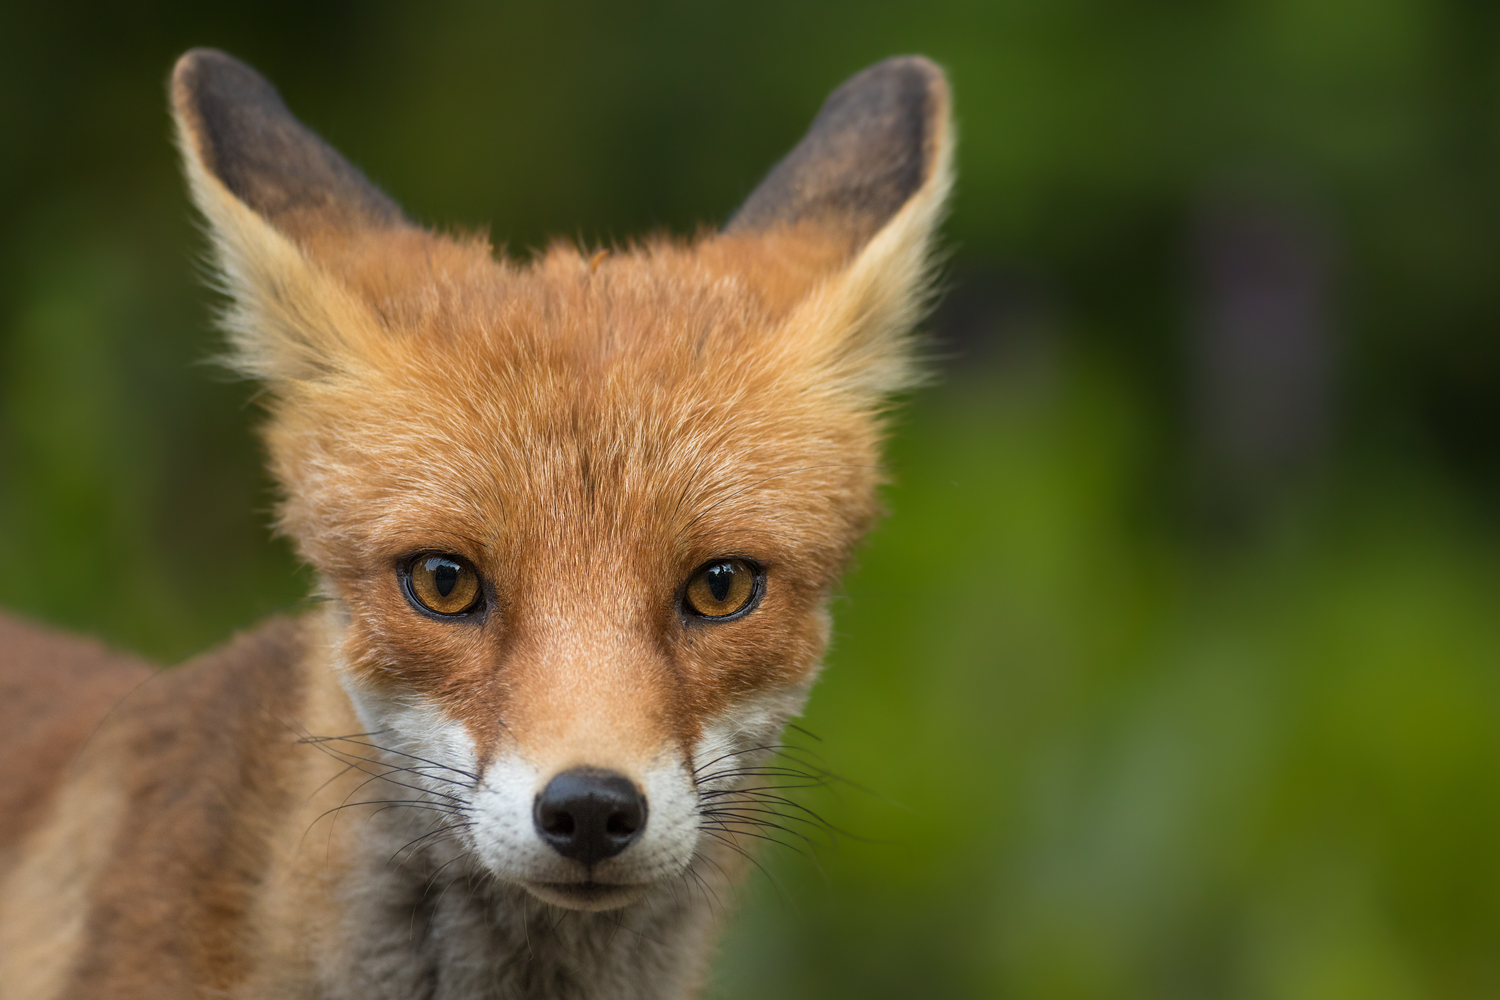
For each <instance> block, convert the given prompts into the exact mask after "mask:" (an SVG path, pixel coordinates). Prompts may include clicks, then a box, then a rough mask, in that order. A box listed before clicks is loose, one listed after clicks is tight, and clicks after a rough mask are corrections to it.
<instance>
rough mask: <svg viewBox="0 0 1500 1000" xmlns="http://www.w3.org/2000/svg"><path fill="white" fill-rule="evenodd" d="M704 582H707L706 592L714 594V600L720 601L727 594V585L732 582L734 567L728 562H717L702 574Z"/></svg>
mask: <svg viewBox="0 0 1500 1000" xmlns="http://www.w3.org/2000/svg"><path fill="white" fill-rule="evenodd" d="M704 576H705V578H706V579H705V580H704V582H705V583H707V584H708V592H709V593H710V594H713V595H714V600H716V601H722V600H724V599H725V598H726V597H728V596H729V585H730V584H731V583H733V582H734V567H733V566H731V565H730V564H729V563H719V564H718V565H717V566H710V567H709V568H708V571H707V572H706V573H705V574H704Z"/></svg>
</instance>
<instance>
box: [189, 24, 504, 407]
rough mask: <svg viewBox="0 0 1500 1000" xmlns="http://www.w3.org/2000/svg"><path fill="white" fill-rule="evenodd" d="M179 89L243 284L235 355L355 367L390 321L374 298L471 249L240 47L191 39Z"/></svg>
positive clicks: (266, 371)
mask: <svg viewBox="0 0 1500 1000" xmlns="http://www.w3.org/2000/svg"><path fill="white" fill-rule="evenodd" d="M171 100H172V115H173V119H174V120H175V122H176V125H177V139H178V146H179V148H180V149H181V152H182V159H183V166H184V169H185V171H186V173H187V178H188V186H189V188H190V190H191V193H192V196H193V201H194V203H195V204H196V205H197V207H198V209H199V210H200V211H201V212H202V213H203V215H204V218H205V219H207V221H208V224H209V230H210V236H211V239H212V242H213V251H214V262H215V264H216V270H217V271H218V274H219V277H220V281H221V287H222V288H223V290H224V291H225V292H226V293H227V294H228V296H229V304H228V307H227V308H226V310H225V312H224V315H223V326H224V328H225V331H226V333H227V334H228V339H229V343H230V348H231V350H230V354H229V356H228V357H227V358H226V360H227V361H228V362H229V364H230V365H231V366H232V367H234V368H235V369H237V370H238V371H239V372H240V373H241V374H244V375H246V376H249V377H252V378H258V379H263V380H265V381H267V382H269V383H271V384H272V385H273V386H278V385H285V384H287V383H291V382H299V381H316V380H324V379H327V378H329V377H331V376H334V375H336V374H337V373H339V372H342V371H349V370H351V369H352V368H354V367H356V366H357V365H358V364H360V363H361V360H362V359H364V358H367V357H368V356H369V355H370V353H371V349H372V347H374V345H375V342H376V339H377V338H378V337H379V336H380V334H381V327H382V322H381V319H380V316H379V315H378V314H377V313H376V311H375V310H374V309H373V308H372V303H373V302H375V301H376V300H377V299H378V298H379V297H380V294H381V293H382V292H385V291H387V290H389V289H390V288H391V287H393V286H395V285H399V284H400V282H401V281H402V280H404V279H403V277H402V274H403V268H404V263H405V262H407V261H409V260H417V261H420V262H421V264H422V267H421V269H420V270H421V271H422V272H423V273H426V272H427V271H430V270H431V269H432V268H433V266H434V262H436V264H437V265H440V266H446V265H448V264H454V266H457V265H456V263H455V262H454V261H453V260H452V258H454V257H459V256H463V255H464V254H465V253H466V252H467V249H466V248H460V247H459V246H458V245H457V244H455V243H453V242H452V241H449V240H444V239H440V238H438V237H434V236H432V235H431V234H429V233H428V232H427V231H426V230H424V229H422V228H421V227H419V226H416V225H413V224H412V223H411V222H409V221H408V220H407V218H406V217H405V215H403V214H402V212H401V209H400V208H399V207H398V206H397V205H396V203H395V202H394V201H392V200H391V199H390V198H389V197H387V196H386V195H385V194H384V193H383V192H382V191H380V189H379V188H377V187H375V185H373V184H371V183H370V181H369V180H367V179H366V178H365V176H364V175H363V174H361V173H360V172H359V171H358V170H357V169H355V168H354V166H353V165H351V164H350V163H349V162H348V161H347V160H345V159H344V158H343V157H342V156H340V155H339V153H338V152H337V151H336V150H335V149H334V148H333V147H332V146H330V145H328V144H327V143H326V142H324V141H323V140H322V139H320V138H318V136H317V135H315V134H314V133H313V132H312V131H311V130H310V129H308V128H307V127H306V126H304V125H303V124H302V123H301V122H299V121H298V120H297V119H296V118H295V117H293V115H292V113H291V112H290V111H289V110H287V107H286V104H285V103H284V102H283V101H282V99H281V95H280V94H278V93H277V91H276V88H275V87H273V86H271V84H270V83H269V82H267V81H266V79H265V78H264V77H262V76H261V75H260V74H259V73H257V72H255V70H253V69H251V68H250V67H249V66H247V65H245V64H244V63H242V62H240V61H239V60H237V59H235V58H234V57H232V56H229V55H227V54H225V53H223V52H219V51H217V50H215V49H194V50H192V51H190V52H188V53H187V54H186V55H184V56H183V57H182V58H181V59H179V60H178V62H177V66H176V68H175V69H174V70H173V73H172V82H171ZM377 250H378V252H375V251H377ZM485 256H486V257H487V253H486V254H485ZM406 270H410V269H409V268H408V269H406Z"/></svg>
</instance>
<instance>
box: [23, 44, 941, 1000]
mask: <svg viewBox="0 0 1500 1000" xmlns="http://www.w3.org/2000/svg"><path fill="white" fill-rule="evenodd" d="M172 100H173V109H174V114H175V117H176V121H177V126H178V135H179V141H180V145H181V148H182V151H183V159H184V163H185V167H186V172H187V176H188V180H189V185H190V188H191V190H192V193H193V197H194V200H195V202H196V203H197V205H198V207H199V209H200V210H201V211H202V213H203V215H204V216H205V218H206V219H207V222H208V225H209V229H210V232H211V235H212V239H213V245H214V249H215V254H216V262H217V266H218V274H219V275H220V277H221V280H222V283H223V288H224V290H225V291H226V292H227V294H228V296H229V300H230V306H229V308H228V310H227V312H226V315H225V328H226V331H227V334H228V337H229V341H230V346H231V354H232V363H233V364H234V365H235V366H236V367H237V368H238V370H239V371H241V372H242V373H244V374H245V375H246V376H248V377H252V378H255V379H258V380H261V381H262V382H263V383H264V385H265V388H266V390H267V393H266V398H267V399H268V400H269V402H268V410H269V413H268V418H267V420H266V423H265V427H264V435H265V441H266V446H267V452H268V454H269V457H270V463H271V469H272V472H273V474H274V476H275V478H276V481H277V483H278V484H279V487H280V490H281V497H280V503H279V508H278V527H279V530H280V531H282V532H284V533H285V534H286V535H287V536H289V537H290V538H291V539H292V540H293V542H294V543H295V545H296V547H297V549H298V552H299V553H300V554H301V555H302V556H303V557H304V558H305V559H306V560H307V561H308V562H309V563H310V564H311V565H312V566H313V567H314V568H315V569H316V571H317V575H318V580H319V593H318V595H317V596H318V597H320V598H321V599H322V600H320V601H319V602H318V603H317V605H316V610H314V611H312V612H310V613H308V614H305V615H304V616H302V617H300V618H297V619H282V620H275V621H272V622H269V623H267V624H265V625H263V626H261V627H260V628H258V629H256V630H254V631H252V632H249V633H247V634H244V635H241V636H239V637H237V638H236V639H234V640H233V641H232V642H230V643H229V644H228V645H227V646H226V647H224V648H223V649H221V650H219V651H217V652H215V653H212V654H209V655H208V656H206V657H204V658H203V659H202V660H200V661H199V662H196V663H193V664H190V665H188V666H186V667H183V668H179V669H176V670H172V671H166V672H161V673H156V674H152V673H151V672H150V671H148V670H147V669H146V668H144V667H142V666H141V665H139V664H135V663H131V662H127V661H124V660H121V659H119V658H112V657H109V656H107V655H104V654H102V653H101V652H99V651H97V650H94V649H93V648H92V647H87V646H84V645H80V644H79V642H78V641H76V640H69V639H65V638H62V637H57V636H52V635H50V634H47V633H43V632H40V631H38V630H35V629H33V628H30V627H28V626H22V625H20V624H18V623H13V622H9V621H6V620H3V619H0V639H4V640H7V641H4V642H3V643H0V645H3V647H4V648H3V650H0V685H3V690H4V691H5V692H6V693H7V694H9V695H11V697H9V698H8V699H7V705H6V706H3V707H0V723H12V724H9V725H5V726H4V728H3V732H0V746H5V747H6V749H7V752H8V760H10V761H11V762H12V768H11V769H10V773H9V774H7V775H6V776H5V777H3V778H0V782H11V783H12V785H13V787H11V788H8V789H7V790H6V791H5V793H4V794H5V795H6V796H7V797H5V798H0V803H13V804H14V805H15V810H14V811H13V815H14V818H13V819H12V820H11V821H9V822H5V823H0V997H6V998H9V997H25V998H33V997H35V998H43V997H115V996H119V997H124V996H147V995H149V996H153V997H171V996H235V997H298V996H306V997H392V998H395V997H401V998H409V997H466V998H467V997H537V998H543V997H546V998H553V997H555V998H565V997H567V998H571V997H579V998H584V997H599V998H605V997H610V998H626V997H641V998H647V997H650V998H663V997H684V996H691V995H694V994H695V993H696V992H697V990H698V989H699V988H700V987H701V985H702V983H703V980H704V976H705V972H706V968H707V964H708V960H709V958H710V955H711V950H712V947H713V942H714V938H715V935H716V930H717V924H718V923H719V921H720V919H721V917H722V916H723V914H724V911H725V908H726V906H727V905H729V904H730V903H731V902H732V898H733V887H734V885H735V884H736V883H737V881H738V880H739V879H740V878H741V877H742V875H743V874H744V870H745V868H746V866H747V865H748V864H750V863H751V861H750V858H751V855H752V854H753V852H754V849H755V844H756V842H757V840H758V839H759V832H760V831H761V830H762V829H763V826H764V825H765V824H769V823H774V822H775V820H776V818H777V816H778V813H779V812H780V811H781V810H783V809H785V808H789V807H788V806H786V805H785V800H784V799H782V798H781V797H780V796H779V795H777V794H776V792H775V791H774V789H773V788H770V787H768V783H767V776H768V774H769V769H768V755H770V754H771V753H772V752H773V751H774V748H775V746H776V744H777V743H778V741H779V734H780V732H781V729H782V727H783V726H784V725H785V724H786V722H787V720H788V719H789V718H790V717H791V716H793V715H795V714H796V713H797V712H798V711H800V709H801V707H802V705H803V703H804V701H805V699H806V696H807V692H808V689H809V687H810V685H811V684H812V682H813V679H814V677H815V675H816V672H817V667H818V663H819V661H820V658H821V656H822V653H823V649H824V646H825V644H826V642H827V637H828V611H827V606H828V601H829V595H830V592H831V590H832V588H833V587H834V586H835V584H836V582H837V579H838V576H839V574H840V572H841V571H842V570H843V569H844V567H845V566H846V564H847V562H848V560H849V558H850V554H851V552H852V551H853V549H854V547H855V546H856V545H857V543H858V542H859V540H860V539H861V537H862V536H863V535H864V533H865V531H866V530H867V529H868V527H869V526H870V524H871V523H872V522H873V520H874V518H875V517H876V516H877V513H878V504H877V499H876V495H875V493H876V488H877V486H878V485H879V482H880V479H881V471H880V466H881V462H880V453H879V450H880V441H881V436H882V427H881V419H880V417H881V413H882V411H883V409H884V408H885V406H886V405H887V403H888V400H889V399H890V397H891V395H892V394H893V393H895V392H898V391H900V390H901V389H903V388H905V387H907V386H909V385H910V384H911V382H912V374H911V362H910V357H909V355H910V345H909V334H910V329H911V327H912V324H913V323H914V321H915V320H916V319H917V318H918V317H919V315H920V312H921V309H922V307H923V305H924V302H925V298H926V294H927V289H928V275H929V268H928V255H929V242H930V240H931V236H932V232H933V229H934V227H935V225H936V223H937V221H938V219H939V217H940V214H941V210H942V205H943V201H944V198H945V196H946V193H947V189H948V185H949V173H948V159H949V150H950V138H949V126H948V119H947V91H946V87H945V84H944V82H943V79H942V76H941V73H940V72H939V71H938V70H937V69H936V68H935V67H934V66H933V65H932V64H931V63H929V62H927V61H925V60H923V59H920V58H915V57H906V58H898V59H892V60H888V61H886V62H884V63H880V64H878V65H876V66H874V67H871V68H870V69H868V70H866V71H864V72H863V73H861V74H859V75H857V76H855V77H854V78H852V79H851V80H850V81H848V82H847V83H845V84H844V85H843V86H842V87H840V88H839V89H838V90H837V91H835V92H834V94H833V95H832V96H831V97H830V98H829V100H828V102H827V103H826V104H825V106H824V108H823V110H822V111H821V112H820V114H819V116H818V118H817V119H816V120H815V122H814V123H813V126H812V128H811V130H810V131H809V133H808V135H807V137H806V138H804V139H803V141H802V143H801V144H800V145H798V146H797V147H796V148H795V149H794V150H793V151H792V152H791V153H790V154H789V155H788V156H787V158H786V159H785V160H783V161H782V162H781V163H780V164H779V165H778V166H777V167H775V168H774V169H773V170H772V172H771V173H770V174H769V175H768V177H767V178H766V180H765V181H764V182H763V183H762V184H761V186H760V187H759V188H757V190H756V191H755V192H754V193H753V194H752V195H751V196H750V198H749V199H748V200H747V202H746V203H745V204H744V205H743V206H742V207H741V209H740V210H739V212H738V213H737V214H736V215H735V216H734V217H733V218H732V219H731V221H730V222H729V223H728V224H727V225H726V226H725V227H724V228H723V229H722V230H721V231H718V232H715V233H710V234H706V235H703V236H700V237H698V238H697V239H695V240H692V241H673V240H667V239H657V240H650V241H645V242H642V243H639V244H636V245H633V246H630V247H628V248H625V249H619V250H615V251H612V252H608V253H605V252H600V253H595V254H586V253H583V252H580V251H579V250H578V249H577V248H574V247H571V246H562V245H559V246H554V247H553V248H552V249H550V250H548V251H546V252H545V253H543V254H541V255H539V256H538V257H537V258H536V259H535V260H533V261H531V262H529V263H527V264H524V265H523V264H517V263H513V262H510V261H507V260H503V259H497V258H496V257H495V256H494V254H493V253H492V252H491V250H490V248H489V247H488V246H487V245H486V244H485V243H483V242H482V241H479V240H475V239H462V238H454V237H450V236H445V235H442V234H438V233H434V232H431V231H429V230H426V229H424V228H422V227H420V226H418V225H416V224H414V223H412V222H411V221H409V220H408V219H407V218H406V216H405V215H404V214H403V213H402V212H401V210H400V209H399V208H398V207H397V206H396V205H395V203H394V202H392V201H391V200H390V199H389V198H388V197H387V196H386V195H385V194H384V193H382V192H381V191H379V190H378V189H376V188H375V187H374V186H372V185H371V184H370V183H369V182H368V181H367V180H365V179H364V178H363V177H362V176H361V175H360V174H359V173H358V172H357V171H356V170H355V169H354V168H353V167H351V166H350V165H349V164H348V163H347V162H346V161H345V160H344V159H343V158H342V157H340V156H339V154H337V153H336V152H335V151H333V150H332V149H331V148H330V147H328V146H327V145H326V144H324V143H323V142H322V141H321V140H319V139H318V138H317V137H316V136H314V135H313V134H312V133H310V132H309V131H307V130H306V129H305V128H304V127H303V126H302V125H300V124H299V123H298V122H297V121H296V119H294V118H293V117H292V116H291V114H290V113H289V112H288V111H287V109H286V107H285V105H284V104H283V103H282V101H281V99H280V97H279V96H278V95H277V93H276V92H275V90H274V89H273V88H272V87H271V86H270V85H269V84H268V83H266V82H265V81H264V80H263V79H261V78H260V77H259V76H258V75H256V74H255V72H254V71H253V70H251V69H249V68H248V67H246V66H245V65H244V64H242V63H239V62H237V61H236V60H234V59H232V58H230V57H228V56H226V55H224V54H223V53H219V52H214V51H210V50H195V51H193V52H190V53H188V54H187V55H186V56H184V57H183V58H182V60H181V61H180V62H179V64H178V66H177V70H176V72H175V74H174V76H173V83H172ZM126 692H128V694H127V693H126ZM122 695H123V696H124V697H123V700H121V696H122ZM116 702H118V704H116ZM112 706H113V707H112ZM90 733H92V735H91V736H90V735H89V734H90ZM86 737H87V738H86ZM7 741H8V742H7ZM18 759H19V761H20V763H21V766H20V768H19V771H20V772H24V776H23V777H21V778H17V777H16V774H17V773H18V768H17V766H16V764H15V762H16V761H17V760H18Z"/></svg>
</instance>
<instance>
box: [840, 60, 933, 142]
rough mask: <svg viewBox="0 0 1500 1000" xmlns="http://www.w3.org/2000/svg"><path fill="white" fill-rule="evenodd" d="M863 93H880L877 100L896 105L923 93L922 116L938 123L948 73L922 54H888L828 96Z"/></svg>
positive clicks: (930, 122)
mask: <svg viewBox="0 0 1500 1000" xmlns="http://www.w3.org/2000/svg"><path fill="white" fill-rule="evenodd" d="M840 93H845V94H854V93H863V94H869V95H872V96H874V95H877V94H881V95H884V99H883V100H881V98H878V97H877V98H876V100H877V101H880V102H881V103H890V104H900V103H904V100H903V99H910V98H911V97H912V96H914V95H917V94H921V95H923V96H925V98H926V100H925V102H924V103H925V107H924V108H923V112H924V114H923V117H924V118H926V119H927V122H928V124H929V125H935V126H941V125H942V124H943V123H944V122H946V120H947V115H948V75H947V74H946V73H944V72H943V68H942V67H941V66H939V65H938V64H937V63H935V62H933V61H932V60H931V59H928V58H927V57H926V56H918V55H909V56H891V57H890V58H889V59H883V60H881V61H880V62H878V63H876V64H875V65H873V66H868V67H866V68H865V69H863V70H861V71H860V72H858V73H856V74H854V75H853V76H851V77H850V78H849V79H848V80H846V81H844V83H843V85H842V86H840V87H839V88H838V90H836V91H834V94H833V95H830V102H832V100H833V98H834V96H835V95H837V94H840Z"/></svg>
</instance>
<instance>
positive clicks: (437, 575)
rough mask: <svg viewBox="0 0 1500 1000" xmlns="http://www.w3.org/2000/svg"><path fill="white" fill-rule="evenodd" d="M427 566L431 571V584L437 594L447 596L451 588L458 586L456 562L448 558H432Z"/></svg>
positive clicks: (451, 590)
mask: <svg viewBox="0 0 1500 1000" xmlns="http://www.w3.org/2000/svg"><path fill="white" fill-rule="evenodd" d="M434 564H436V565H434ZM427 568H428V569H429V570H430V571H431V572H432V585H433V586H435V587H436V588H437V592H438V593H439V594H441V595H442V596H443V597H447V596H448V595H449V594H451V593H453V588H454V587H456V586H458V563H456V562H453V561H452V560H450V559H434V560H432V561H431V562H429V563H428V564H427Z"/></svg>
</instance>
